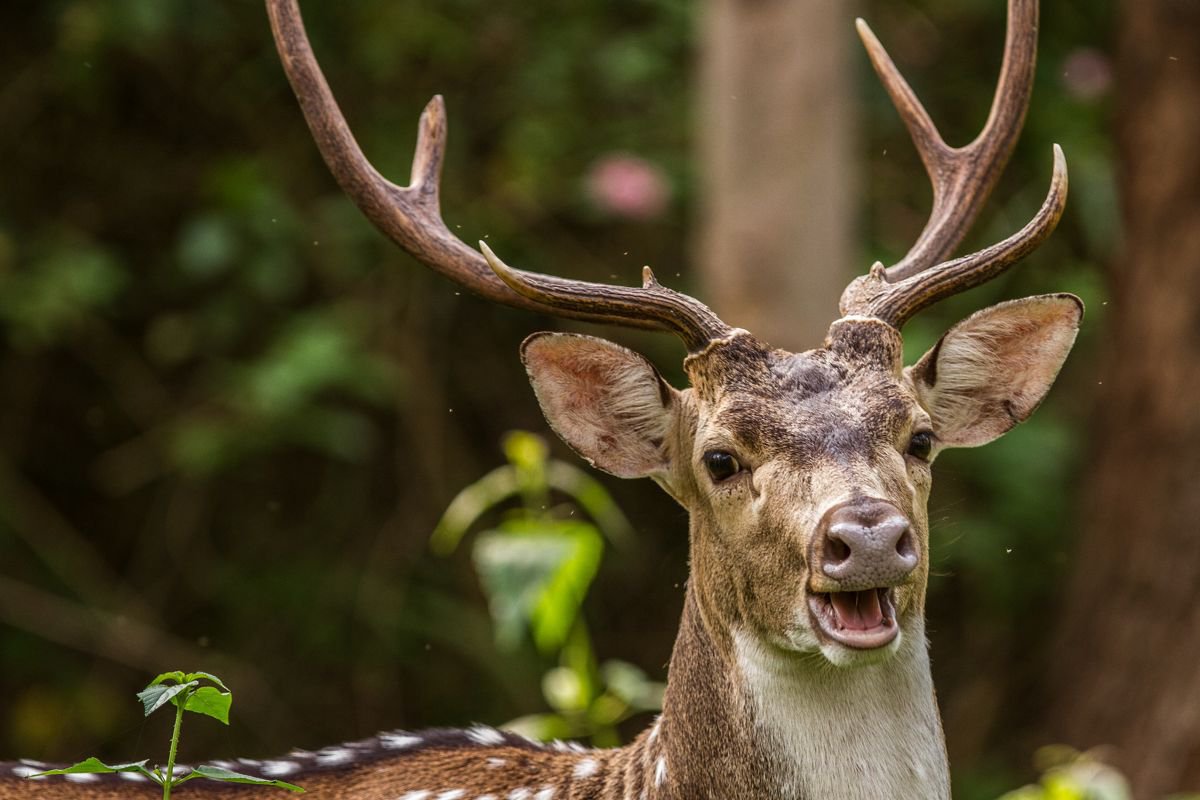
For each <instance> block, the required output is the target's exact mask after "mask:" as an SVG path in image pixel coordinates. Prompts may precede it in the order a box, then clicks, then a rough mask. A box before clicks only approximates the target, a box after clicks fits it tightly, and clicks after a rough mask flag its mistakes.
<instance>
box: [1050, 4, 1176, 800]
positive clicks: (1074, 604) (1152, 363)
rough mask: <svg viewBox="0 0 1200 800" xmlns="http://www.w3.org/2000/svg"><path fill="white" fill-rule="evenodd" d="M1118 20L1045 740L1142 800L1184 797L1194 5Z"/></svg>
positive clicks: (1129, 13) (1127, 9) (1137, 11)
mask: <svg viewBox="0 0 1200 800" xmlns="http://www.w3.org/2000/svg"><path fill="white" fill-rule="evenodd" d="M1122 13H1123V24H1122V26H1121V41H1120V62H1119V64H1118V82H1119V86H1118V91H1119V103H1120V107H1119V108H1118V112H1119V113H1118V116H1117V125H1118V136H1119V144H1120V149H1121V153H1120V156H1121V165H1122V170H1123V174H1122V175H1121V186H1120V190H1121V194H1122V200H1123V204H1124V214H1125V221H1126V228H1125V232H1126V242H1125V253H1124V257H1123V258H1121V259H1120V260H1119V261H1118V262H1117V263H1116V265H1115V266H1114V268H1113V275H1112V289H1113V291H1112V297H1113V302H1112V303H1111V304H1110V305H1109V309H1110V310H1111V312H1112V321H1111V322H1112V324H1111V328H1110V333H1111V341H1110V342H1109V343H1108V349H1107V356H1106V357H1107V368H1106V369H1105V370H1104V372H1103V373H1102V375H1101V376H1100V378H1099V379H1100V380H1102V382H1103V389H1102V392H1103V396H1102V398H1101V408H1102V409H1103V411H1102V412H1101V414H1100V419H1099V423H1100V424H1098V425H1095V426H1093V428H1092V430H1093V431H1095V433H1094V437H1095V438H1094V440H1093V441H1092V447H1093V456H1094V457H1093V459H1092V462H1091V468H1090V475H1089V476H1088V479H1087V480H1086V482H1085V486H1086V487H1088V488H1087V490H1086V496H1085V498H1084V499H1085V504H1084V507H1083V510H1082V514H1081V519H1080V521H1081V524H1082V532H1081V540H1080V547H1079V552H1078V554H1077V557H1076V562H1075V565H1074V576H1073V579H1072V581H1071V582H1070V584H1069V587H1068V596H1067V606H1066V610H1065V614H1064V617H1063V619H1062V626H1061V629H1060V631H1059V637H1058V640H1057V643H1056V644H1057V650H1056V655H1057V661H1056V666H1055V670H1056V672H1057V674H1056V675H1055V676H1054V679H1055V683H1054V686H1055V687H1056V688H1057V690H1058V692H1059V694H1058V695H1057V697H1056V699H1055V702H1054V703H1053V704H1052V708H1051V717H1050V722H1049V725H1048V727H1049V728H1050V733H1051V734H1052V735H1055V736H1057V737H1059V738H1060V739H1065V740H1066V741H1068V742H1070V743H1071V744H1075V745H1077V746H1082V747H1091V746H1095V745H1101V744H1109V745H1115V747H1116V748H1117V749H1116V751H1115V753H1114V758H1115V759H1116V760H1117V763H1118V764H1119V765H1120V766H1121V767H1123V768H1124V769H1125V770H1126V771H1127V772H1128V773H1129V775H1130V777H1131V779H1132V781H1133V784H1134V788H1135V794H1136V796H1137V797H1139V798H1152V797H1154V798H1157V797H1160V796H1162V795H1163V794H1164V793H1166V792H1168V791H1178V790H1184V789H1191V790H1196V789H1200V408H1198V406H1197V401H1198V399H1200V3H1197V2H1195V0H1124V2H1123V12H1122Z"/></svg>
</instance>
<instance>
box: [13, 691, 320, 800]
mask: <svg viewBox="0 0 1200 800" xmlns="http://www.w3.org/2000/svg"><path fill="white" fill-rule="evenodd" d="M203 684H210V685H207V686H206V685H203ZM137 696H138V699H139V700H141V701H142V707H143V710H144V713H145V715H146V716H147V717H148V716H150V715H151V714H153V713H154V712H155V711H158V710H159V709H160V708H165V707H166V706H167V705H168V704H170V705H174V706H175V727H174V728H173V729H172V731H171V749H170V752H169V753H168V755H167V766H166V769H165V770H164V769H163V768H161V767H159V766H157V765H156V766H155V767H154V769H147V768H146V763H147V762H148V761H149V759H145V760H142V761H132V762H130V763H128V764H105V763H104V762H103V761H101V760H100V759H98V758H95V757H92V758H88V759H86V760H84V761H80V762H79V763H78V764H73V765H71V766H69V767H65V768H63V769H52V770H47V771H46V772H39V773H37V774H35V775H30V776H29V777H31V778H36V777H41V776H44V775H67V774H73V773H81V772H87V773H93V774H103V773H110V772H136V773H139V774H141V775H144V776H146V777H147V778H149V779H150V780H152V781H154V782H155V783H157V784H158V785H159V786H161V787H162V790H163V800H169V798H170V797H171V790H172V789H173V788H175V787H176V786H179V785H180V784H182V783H187V782H188V781H190V780H192V779H193V778H207V779H208V780H210V781H221V782H223V783H246V784H252V785H255V786H276V787H278V788H280V789H287V790H288V791H292V792H303V791H304V790H303V789H301V788H300V787H299V786H295V785H293V784H290V783H287V782H285V781H278V780H271V779H268V778H256V777H254V776H253V775H243V774H241V773H240V772H232V771H230V770H227V769H222V768H221V767H213V766H209V765H201V766H199V767H196V768H195V769H193V770H191V771H190V772H188V773H187V774H186V775H182V776H180V777H176V776H175V754H176V752H177V751H178V749H179V733H180V729H181V728H182V727H183V712H185V711H192V712H194V713H196V714H203V715H205V716H208V717H212V718H213V719H215V720H219V721H220V722H223V723H225V724H226V725H228V724H229V707H230V706H231V705H233V693H232V692H230V691H229V689H228V687H226V686H225V684H224V683H222V682H221V679H220V678H218V677H217V676H216V675H212V674H210V673H208V672H189V673H186V674H185V673H183V672H179V671H176V672H164V673H163V674H162V675H159V676H158V677H157V678H155V679H154V680H152V681H150V684H149V685H148V686H146V688H145V689H143V690H142V691H140V692H138V694H137Z"/></svg>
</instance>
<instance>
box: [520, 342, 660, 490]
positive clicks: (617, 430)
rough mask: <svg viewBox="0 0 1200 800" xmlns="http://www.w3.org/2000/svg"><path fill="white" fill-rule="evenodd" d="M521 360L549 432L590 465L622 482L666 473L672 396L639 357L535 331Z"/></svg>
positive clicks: (615, 348)
mask: <svg viewBox="0 0 1200 800" xmlns="http://www.w3.org/2000/svg"><path fill="white" fill-rule="evenodd" d="M521 360H522V361H523V362H524V364H525V369H526V371H527V372H528V374H529V380H530V382H531V383H532V384H533V390H534V393H535V394H536V395H537V398H538V403H539V404H540V405H541V407H542V412H543V413H544V414H545V415H546V420H547V421H548V422H549V423H550V427H552V428H553V429H554V431H555V433H557V434H558V435H559V436H560V437H561V438H562V440H563V441H564V442H566V443H567V444H568V445H570V447H571V448H572V449H573V450H575V452H577V453H578V454H579V455H580V456H582V457H583V458H585V459H586V460H587V461H588V462H589V463H591V464H593V465H594V466H596V467H598V468H599V469H602V470H604V471H605V472H609V473H612V474H613V475H617V476H619V477H622V478H637V477H646V476H652V475H656V474H658V473H661V472H662V471H663V470H664V469H665V466H666V457H665V454H664V447H665V439H666V435H667V431H668V429H669V426H670V416H671V409H672V407H673V405H674V400H673V396H674V393H675V390H674V389H672V388H671V387H670V386H669V385H668V384H667V383H666V381H664V380H663V379H662V377H661V376H660V375H659V374H658V371H657V370H656V369H655V368H654V366H653V365H652V364H651V363H650V362H649V361H647V360H646V359H645V358H644V357H642V356H641V355H638V354H637V353H635V352H633V351H632V350H628V349H626V348H624V347H621V346H619V345H616V344H613V343H612V342H608V341H605V340H604V339H597V338H595V337H591V336H580V335H577V334H560V333H537V334H534V335H533V336H530V337H529V338H528V339H526V340H525V342H524V343H523V344H522V345H521Z"/></svg>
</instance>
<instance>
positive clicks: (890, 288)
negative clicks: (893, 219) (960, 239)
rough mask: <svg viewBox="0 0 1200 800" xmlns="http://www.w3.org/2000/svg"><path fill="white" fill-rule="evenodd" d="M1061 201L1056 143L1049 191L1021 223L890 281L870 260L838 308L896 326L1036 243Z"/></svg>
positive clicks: (1062, 172)
mask: <svg viewBox="0 0 1200 800" xmlns="http://www.w3.org/2000/svg"><path fill="white" fill-rule="evenodd" d="M1066 204H1067V160H1066V158H1065V157H1064V156H1063V152H1062V148H1060V147H1059V146H1058V145H1057V144H1056V145H1054V174H1053V176H1052V177H1051V180H1050V191H1049V192H1048V193H1047V195H1046V199H1045V201H1044V202H1043V203H1042V207H1041V208H1040V209H1039V210H1038V213H1037V214H1036V215H1034V217H1033V219H1032V220H1030V221H1029V222H1028V223H1027V224H1026V225H1025V227H1023V228H1021V230H1019V231H1017V232H1016V233H1014V234H1013V235H1012V236H1009V237H1008V238H1007V239H1005V240H1004V241H1002V242H999V243H998V244H994V245H992V246H991V247H987V248H985V249H983V250H980V251H978V252H976V253H971V254H970V255H966V256H963V257H961V258H956V259H954V260H953V261H947V262H945V263H942V264H938V265H937V266H935V267H931V268H930V269H927V270H925V271H924V272H919V273H917V274H916V275H913V276H911V277H909V278H906V279H904V280H902V281H899V282H895V283H892V282H890V281H889V280H888V279H887V275H886V272H887V271H886V270H885V269H884V268H883V265H881V264H878V263H876V264H875V266H874V267H872V268H871V272H870V273H869V274H867V275H863V276H861V277H858V278H855V279H854V280H853V281H852V282H851V283H850V285H849V286H848V287H846V291H845V293H844V294H843V295H842V301H841V309H842V314H843V315H845V316H852V315H853V316H868V317H875V318H877V319H881V320H883V321H884V322H887V323H888V324H889V325H891V326H892V327H894V328H896V329H900V328H901V327H903V325H904V323H905V322H907V321H908V320H909V319H911V318H912V317H913V315H915V314H916V313H917V312H918V311H920V310H921V309H923V308H925V307H927V306H929V305H932V304H933V303H935V302H937V301H938V300H941V299H942V298H944V297H948V296H950V295H952V294H957V293H958V292H962V291H966V290H967V289H970V288H972V287H975V286H978V285H980V284H982V283H985V282H987V281H989V280H991V279H992V278H994V277H996V276H997V275H999V274H1000V273H1002V272H1004V271H1005V270H1007V269H1008V268H1009V267H1011V266H1012V265H1013V264H1015V263H1016V262H1017V261H1019V260H1020V259H1022V258H1024V257H1025V256H1026V255H1028V254H1029V253H1030V252H1032V251H1033V250H1034V249H1036V248H1037V247H1038V246H1039V245H1040V244H1041V243H1042V242H1043V241H1045V240H1046V237H1048V236H1049V235H1050V233H1051V232H1052V231H1053V230H1054V227H1055V226H1056V225H1057V224H1058V221H1059V219H1060V218H1061V217H1062V213H1063V209H1064V208H1065V207H1066Z"/></svg>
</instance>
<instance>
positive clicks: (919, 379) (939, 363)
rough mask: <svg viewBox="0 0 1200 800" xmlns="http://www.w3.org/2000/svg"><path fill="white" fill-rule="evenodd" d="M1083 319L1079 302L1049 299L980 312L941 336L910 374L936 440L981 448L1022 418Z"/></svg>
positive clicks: (1052, 375) (1039, 399)
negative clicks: (931, 419)
mask: <svg viewBox="0 0 1200 800" xmlns="http://www.w3.org/2000/svg"><path fill="white" fill-rule="evenodd" d="M1082 319H1083V302H1082V301H1081V300H1080V299H1079V298H1078V297H1076V296H1074V295H1071V294H1052V295H1042V296H1039V297H1026V298H1024V299H1022V300H1013V301H1010V302H1007V303H1000V304H999V305H994V306H991V307H990V308H985V309H984V310H982V311H979V312H977V313H976V314H973V315H971V316H970V317H967V318H966V319H964V320H963V321H962V322H960V323H958V324H957V325H955V326H954V327H953V328H951V329H950V330H949V331H947V332H946V334H945V335H944V336H943V337H942V338H941V341H939V342H938V343H937V344H936V345H934V347H933V349H932V350H930V351H929V352H928V353H926V354H925V355H924V356H922V357H921V360H920V361H918V362H917V363H916V364H914V365H913V366H912V367H910V368H909V370H908V373H909V378H910V379H911V381H912V383H913V386H914V387H915V388H916V391H917V396H918V398H919V399H920V401H921V405H922V406H924V407H925V410H926V411H928V412H929V414H930V416H931V417H932V418H933V430H934V433H936V434H937V437H938V439H939V440H941V443H942V444H944V445H946V446H947V447H975V446H977V445H981V444H987V443H988V442H990V441H992V440H993V439H995V438H997V437H998V436H1000V435H1001V434H1003V433H1005V432H1006V431H1008V430H1009V429H1010V428H1012V427H1013V426H1014V425H1016V424H1017V423H1018V422H1024V421H1025V420H1026V419H1028V418H1029V415H1030V414H1032V413H1033V411H1034V409H1036V408H1037V407H1038V404H1039V403H1041V402H1042V398H1043V397H1045V396H1046V392H1047V391H1049V390H1050V385H1051V384H1052V383H1054V378H1055V377H1056V376H1057V375H1058V370H1059V368H1060V367H1062V364H1063V361H1065V360H1066V358H1067V353H1069V352H1070V351H1071V345H1072V344H1074V342H1075V334H1076V333H1078V331H1079V323H1080V320H1082Z"/></svg>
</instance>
